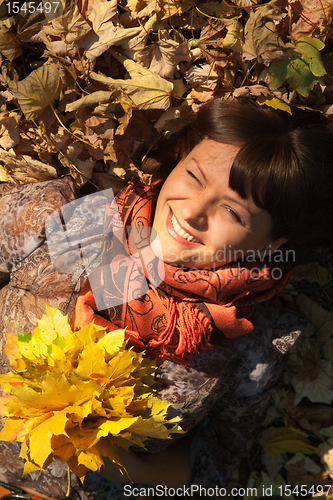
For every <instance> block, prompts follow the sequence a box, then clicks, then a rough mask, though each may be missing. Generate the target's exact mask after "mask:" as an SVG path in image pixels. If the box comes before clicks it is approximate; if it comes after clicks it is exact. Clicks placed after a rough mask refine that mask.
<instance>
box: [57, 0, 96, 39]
mask: <svg viewBox="0 0 333 500" xmlns="http://www.w3.org/2000/svg"><path fill="white" fill-rule="evenodd" d="M52 26H53V29H54V30H55V32H56V33H57V34H58V35H64V36H65V39H66V42H67V43H71V42H73V41H74V40H78V39H79V38H82V37H83V36H85V35H86V34H87V33H89V31H91V27H90V26H89V24H88V23H87V21H86V20H85V19H84V17H83V16H82V14H81V12H80V11H79V8H78V6H77V4H76V5H74V6H73V7H72V8H71V9H69V10H67V11H64V13H63V14H62V15H61V16H59V17H57V18H56V19H53V20H52Z"/></svg>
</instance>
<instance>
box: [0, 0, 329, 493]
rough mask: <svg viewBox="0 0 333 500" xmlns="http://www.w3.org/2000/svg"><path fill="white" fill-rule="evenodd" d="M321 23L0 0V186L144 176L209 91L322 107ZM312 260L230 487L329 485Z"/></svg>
mask: <svg viewBox="0 0 333 500" xmlns="http://www.w3.org/2000/svg"><path fill="white" fill-rule="evenodd" d="M332 15H333V0H273V1H270V2H258V1H251V0H234V1H231V0H223V1H220V2H213V1H203V0H196V1H195V0H119V1H117V0H110V1H104V0H78V1H77V0H73V1H69V0H67V1H66V0H59V1H53V0H52V1H51V0H47V1H46V0H42V1H39V0H38V1H30V2H23V1H22V0H20V1H13V0H7V1H6V0H1V1H0V65H1V75H0V182H12V183H17V184H22V183H30V182H40V181H44V180H48V179H54V178H59V177H61V176H63V175H72V176H73V178H74V179H75V181H76V183H77V185H78V186H79V187H83V189H84V192H93V191H96V190H98V189H106V188H109V187H112V188H113V189H114V190H115V191H117V190H119V189H120V188H121V187H123V186H124V185H126V183H127V182H128V181H129V180H130V179H131V178H132V176H133V174H134V173H137V174H138V175H139V176H141V178H142V180H143V181H146V182H149V176H147V175H146V174H143V173H142V172H141V170H140V162H141V160H142V158H143V157H145V155H146V154H147V153H148V152H149V151H150V150H151V149H154V148H157V147H158V144H159V141H160V140H161V139H162V138H163V137H164V136H165V135H167V134H169V135H170V133H172V132H176V131H178V130H180V129H181V128H182V127H184V126H185V125H186V124H187V123H189V122H190V121H191V118H192V116H193V112H195V111H196V110H197V109H198V106H200V105H201V104H202V103H203V102H206V101H207V100H209V99H211V98H212V97H221V98H224V99H227V98H230V97H235V98H237V97H241V96H245V97H248V98H250V99H255V100H256V101H257V102H258V103H259V104H261V105H268V106H272V107H274V108H279V109H283V110H284V111H285V112H287V113H288V112H290V109H291V107H292V106H295V105H298V106H308V107H311V108H315V109H318V110H320V111H321V112H325V113H327V114H330V113H332V112H333V108H332V104H333V51H332V45H333V44H332V38H331V36H332ZM312 260H313V262H312V263H310V264H306V265H301V266H298V267H296V268H295V269H294V271H293V277H292V280H291V282H290V284H289V285H288V287H287V289H286V290H285V292H284V295H283V297H284V300H288V301H289V302H291V303H293V304H297V306H298V307H299V308H300V309H301V310H302V311H303V313H304V314H305V315H306V316H307V317H308V319H309V321H310V325H309V327H308V329H307V331H306V334H305V335H304V336H303V338H301V339H300V340H299V342H298V343H297V344H296V346H295V348H294V350H293V352H292V353H291V356H290V360H289V363H288V368H287V372H286V374H285V377H284V379H283V380H282V381H281V384H280V386H279V388H278V389H277V390H276V391H275V392H274V394H273V397H272V399H271V403H270V407H269V411H268V416H267V419H266V421H265V423H264V426H263V429H262V432H261V434H260V436H259V438H258V440H257V443H256V444H255V446H254V448H253V450H252V452H251V454H250V456H249V457H248V459H247V460H246V461H245V462H244V463H243V464H242V466H241V467H240V468H239V470H238V471H237V472H236V473H235V475H234V477H233V481H232V486H238V487H239V486H243V487H245V486H247V485H249V486H253V485H256V486H260V484H264V485H265V486H267V487H268V486H269V485H271V484H273V485H275V486H274V488H275V490H274V492H275V493H276V494H280V490H278V489H277V488H278V486H279V485H283V484H292V485H294V487H297V486H299V487H300V485H306V486H307V488H308V489H309V490H310V488H311V487H314V489H313V490H310V496H314V495H315V494H316V493H318V492H319V493H320V488H319V485H327V484H331V483H332V482H333V426H332V421H333V405H332V402H333V381H332V379H333V371H332V361H333V313H332V310H333V290H332V274H333V252H332V251H329V250H328V251H326V250H325V251H324V250H321V251H320V250H319V251H318V252H316V253H315V254H313V259H312ZM326 489H327V488H326ZM325 491H326V490H325ZM293 496H294V498H296V497H297V490H296V489H295V490H294V494H293ZM287 497H288V498H292V496H288V495H286V498H287ZM331 497H333V492H331Z"/></svg>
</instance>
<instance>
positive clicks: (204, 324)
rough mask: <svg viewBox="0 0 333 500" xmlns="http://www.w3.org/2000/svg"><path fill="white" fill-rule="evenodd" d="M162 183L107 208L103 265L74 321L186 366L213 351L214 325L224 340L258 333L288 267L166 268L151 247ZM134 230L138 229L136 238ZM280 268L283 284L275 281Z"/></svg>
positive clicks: (133, 190)
mask: <svg viewBox="0 0 333 500" xmlns="http://www.w3.org/2000/svg"><path fill="white" fill-rule="evenodd" d="M161 182H162V181H156V182H155V183H153V185H152V186H151V187H150V186H146V185H144V184H142V183H141V182H136V183H131V184H130V185H129V186H128V187H127V188H125V189H123V190H122V191H121V192H120V193H119V194H118V195H117V196H116V200H117V204H116V203H115V202H114V201H113V202H112V203H111V204H110V205H109V206H108V207H107V209H106V214H105V224H104V233H105V234H104V242H103V251H102V264H101V266H99V268H97V269H96V271H95V272H94V273H92V275H90V276H89V281H88V280H87V281H86V283H85V285H84V286H83V288H82V290H81V292H80V295H79V297H78V300H77V304H76V309H75V313H74V317H73V320H72V322H73V325H74V327H75V328H78V327H81V326H83V325H85V324H88V323H90V322H91V321H92V320H95V323H97V324H99V325H101V326H104V327H107V328H108V330H109V331H112V330H115V329H117V328H124V327H126V335H127V338H128V339H129V345H133V346H134V348H135V349H136V350H137V349H139V350H141V351H142V350H144V351H145V352H146V355H148V356H149V357H150V358H152V359H155V358H167V359H171V360H173V361H176V362H179V363H181V364H187V363H188V360H189V359H190V358H191V357H192V356H193V354H195V353H196V352H198V351H199V350H200V349H211V348H212V347H213V346H212V344H211V343H210V337H211V332H212V330H213V327H214V325H215V326H216V327H217V328H218V329H219V330H220V331H221V336H222V337H223V335H225V337H228V338H235V337H238V336H240V335H244V334H246V333H249V332H251V331H252V330H253V325H252V323H251V322H250V320H249V318H250V316H251V313H252V311H253V309H254V305H255V304H256V303H258V302H262V301H264V300H267V299H269V298H270V297H272V296H273V295H274V294H275V293H277V292H278V291H279V290H281V289H282V288H283V287H284V286H285V285H286V284H287V281H288V278H289V264H285V263H281V262H279V263H277V262H269V261H266V262H265V261H264V262H261V261H255V262H248V263H246V262H233V263H231V264H227V265H224V266H221V267H219V268H217V269H215V270H210V269H202V270H201V269H187V268H178V267H174V266H171V265H168V264H165V263H163V262H162V261H161V260H159V259H158V258H157V257H156V256H155V255H154V254H153V252H152V250H151V248H150V247H149V241H150V228H151V226H152V223H153V216H154V210H155V204H156V200H157V197H158V193H159V190H160V188H161V186H162V184H161ZM118 210H119V211H118ZM119 214H120V217H119ZM130 226H131V227H136V228H139V229H137V230H136V231H135V235H134V236H133V234H132V232H131V227H130ZM124 227H125V228H126V230H124ZM133 249H134V250H133ZM143 261H144V265H142V262H143ZM273 266H274V268H275V272H276V268H279V269H281V272H280V273H279V274H280V275H281V276H282V277H281V279H273V277H272V276H271V271H272V268H273ZM161 276H162V277H163V276H164V278H163V281H162V282H161V278H160V277H161ZM92 290H93V292H92ZM98 312H99V313H98Z"/></svg>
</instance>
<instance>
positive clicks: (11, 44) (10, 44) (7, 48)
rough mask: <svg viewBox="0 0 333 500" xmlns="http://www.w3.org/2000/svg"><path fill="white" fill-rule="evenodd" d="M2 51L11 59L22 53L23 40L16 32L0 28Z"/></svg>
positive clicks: (0, 50) (0, 47) (0, 46)
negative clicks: (21, 40)
mask: <svg viewBox="0 0 333 500" xmlns="http://www.w3.org/2000/svg"><path fill="white" fill-rule="evenodd" d="M0 52H1V54H2V55H3V56H4V57H5V58H6V59H8V60H9V61H14V59H16V58H17V57H18V56H20V55H21V54H22V47H21V42H20V40H19V39H18V36H17V35H16V34H15V33H12V32H11V31H1V30H0Z"/></svg>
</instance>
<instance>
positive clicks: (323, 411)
mask: <svg viewBox="0 0 333 500" xmlns="http://www.w3.org/2000/svg"><path fill="white" fill-rule="evenodd" d="M288 413H289V415H290V416H291V417H292V418H293V419H294V420H296V421H297V422H298V423H299V425H300V426H301V427H303V428H304V429H307V430H309V431H311V432H313V433H314V434H317V435H318V433H319V431H320V429H321V428H322V427H328V426H330V425H331V423H332V421H333V407H328V406H324V405H311V406H309V405H307V406H305V405H299V406H294V407H292V408H289V410H288Z"/></svg>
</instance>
